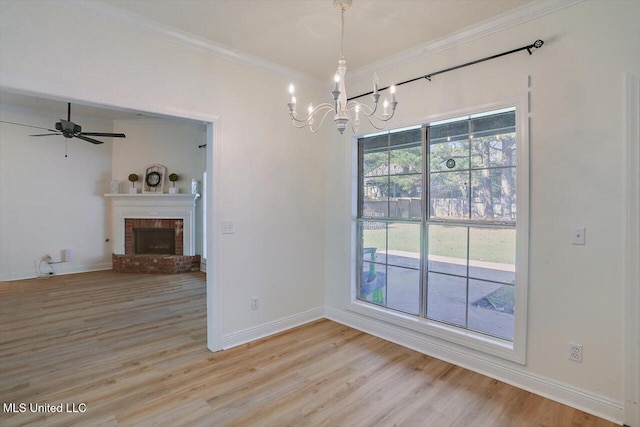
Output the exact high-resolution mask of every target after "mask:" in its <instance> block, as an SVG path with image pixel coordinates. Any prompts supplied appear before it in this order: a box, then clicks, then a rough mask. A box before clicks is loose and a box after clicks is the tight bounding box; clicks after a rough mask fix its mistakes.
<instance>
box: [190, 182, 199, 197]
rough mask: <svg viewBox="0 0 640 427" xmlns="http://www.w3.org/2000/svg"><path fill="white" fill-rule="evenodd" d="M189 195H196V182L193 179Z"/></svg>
mask: <svg viewBox="0 0 640 427" xmlns="http://www.w3.org/2000/svg"><path fill="white" fill-rule="evenodd" d="M191 194H198V181H197V180H195V179H192V180H191Z"/></svg>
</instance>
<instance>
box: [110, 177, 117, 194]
mask: <svg viewBox="0 0 640 427" xmlns="http://www.w3.org/2000/svg"><path fill="white" fill-rule="evenodd" d="M119 185H120V183H119V182H118V180H117V179H113V180H111V184H109V192H110V193H111V194H118V186H119Z"/></svg>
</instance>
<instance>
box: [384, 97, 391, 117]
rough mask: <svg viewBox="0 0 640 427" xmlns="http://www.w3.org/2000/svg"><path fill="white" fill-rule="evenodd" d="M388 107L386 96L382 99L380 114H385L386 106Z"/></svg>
mask: <svg viewBox="0 0 640 427" xmlns="http://www.w3.org/2000/svg"><path fill="white" fill-rule="evenodd" d="M388 107H389V101H387V98H385V99H384V101H383V102H382V108H383V109H382V114H383V115H385V116H386V115H387V114H388V113H387V108H388Z"/></svg>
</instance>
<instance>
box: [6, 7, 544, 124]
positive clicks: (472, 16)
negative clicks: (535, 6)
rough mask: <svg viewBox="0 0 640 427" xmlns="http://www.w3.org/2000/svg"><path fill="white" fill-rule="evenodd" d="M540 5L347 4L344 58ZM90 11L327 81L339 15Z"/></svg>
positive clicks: (329, 11) (60, 109)
mask: <svg viewBox="0 0 640 427" xmlns="http://www.w3.org/2000/svg"><path fill="white" fill-rule="evenodd" d="M539 1H541V0H353V5H352V7H351V8H350V9H349V10H347V12H346V13H345V40H344V55H345V59H346V60H347V67H348V69H349V70H351V71H353V70H355V69H357V68H362V67H366V66H367V65H371V64H373V63H376V62H378V61H381V60H383V59H384V58H387V57H389V56H392V55H395V54H398V53H401V52H404V51H407V50H410V49H414V48H416V47H419V46H422V45H426V44H428V43H430V42H433V41H435V40H437V39H441V38H443V37H445V36H447V35H448V34H451V33H455V32H458V31H461V30H463V29H465V28H468V27H472V26H475V25H478V24H479V23H481V22H483V21H486V20H489V19H491V18H495V17H496V16H498V15H501V14H504V13H507V12H508V11H511V10H512V9H515V8H518V7H521V6H523V5H525V4H527V3H532V2H539ZM96 3H97V4H101V5H104V7H108V8H112V9H114V10H116V11H120V12H121V13H125V14H127V15H130V14H133V15H137V16H134V18H140V20H143V21H145V22H146V23H147V24H149V23H150V24H151V25H154V24H155V23H158V24H160V25H161V26H163V27H165V28H166V27H169V28H173V29H176V30H178V31H180V32H183V33H188V34H191V35H193V36H196V37H198V38H201V39H205V40H207V41H209V42H211V43H214V44H216V45H220V46H224V47H226V48H230V49H232V50H235V51H238V52H240V53H244V54H248V55H250V56H252V57H257V58H260V59H262V60H265V61H269V62H271V63H274V64H277V65H280V66H284V67H286V68H289V69H293V70H296V71H298V72H300V73H303V74H306V75H308V76H310V77H311V78H313V79H318V80H319V81H326V80H332V77H333V74H334V73H335V69H336V66H337V60H338V57H339V56H340V9H338V8H337V7H335V6H334V5H333V0H179V1H178V0H101V1H98V2H96ZM66 102H67V100H63V99H43V98H40V97H33V96H29V95H24V94H16V93H11V92H7V91H4V90H0V103H2V104H9V105H17V106H20V107H24V108H31V109H38V110H43V111H48V112H52V113H53V112H56V113H59V116H60V118H64V117H66V111H67V110H66V108H67V104H66ZM74 114H75V115H78V116H85V117H95V118H101V119H110V120H119V119H135V118H144V117H149V116H150V115H141V114H140V113H137V112H134V111H118V110H113V109H109V108H100V107H98V106H86V105H80V104H74V105H72V116H73V115H74Z"/></svg>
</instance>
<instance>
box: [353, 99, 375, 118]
mask: <svg viewBox="0 0 640 427" xmlns="http://www.w3.org/2000/svg"><path fill="white" fill-rule="evenodd" d="M351 102H354V101H350V103H351ZM354 104H356V105H359V106H360V112H361V113H362V114H364V115H365V116H367V117H371V116H373V115H374V114H375V113H376V111H377V110H378V104H377V103H376V104H375V108H373V109H372V108H371V107H369V106H368V105H366V104H361V103H359V102H354ZM347 105H348V104H347ZM374 117H375V116H374Z"/></svg>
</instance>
